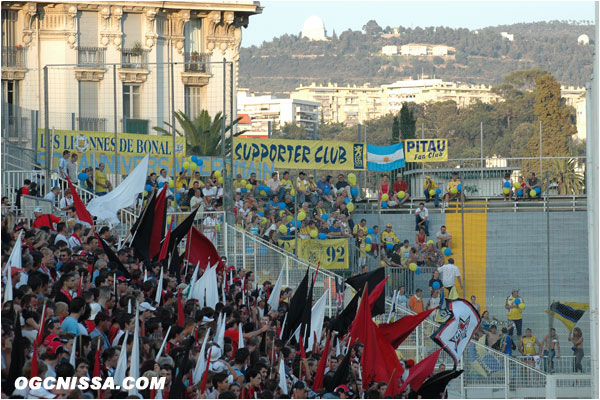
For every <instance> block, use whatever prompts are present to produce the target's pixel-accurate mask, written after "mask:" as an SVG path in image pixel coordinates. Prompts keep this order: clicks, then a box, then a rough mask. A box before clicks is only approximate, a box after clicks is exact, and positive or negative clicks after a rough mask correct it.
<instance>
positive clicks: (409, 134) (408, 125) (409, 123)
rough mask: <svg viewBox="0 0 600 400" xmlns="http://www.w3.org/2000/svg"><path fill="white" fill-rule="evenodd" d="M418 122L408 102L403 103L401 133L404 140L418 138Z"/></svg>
mask: <svg viewBox="0 0 600 400" xmlns="http://www.w3.org/2000/svg"><path fill="white" fill-rule="evenodd" d="M416 122H417V121H416V119H415V118H414V116H413V113H412V110H411V109H410V108H409V106H408V103H403V104H402V108H401V109H400V133H401V137H402V140H406V139H414V138H416V130H417V127H416Z"/></svg>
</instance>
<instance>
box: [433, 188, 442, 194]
mask: <svg viewBox="0 0 600 400" xmlns="http://www.w3.org/2000/svg"><path fill="white" fill-rule="evenodd" d="M435 194H437V195H438V196H439V195H440V194H442V189H440V188H437V189H435Z"/></svg>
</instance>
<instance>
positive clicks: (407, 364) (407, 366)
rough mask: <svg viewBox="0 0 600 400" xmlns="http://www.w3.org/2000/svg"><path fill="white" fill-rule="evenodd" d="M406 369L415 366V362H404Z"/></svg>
mask: <svg viewBox="0 0 600 400" xmlns="http://www.w3.org/2000/svg"><path fill="white" fill-rule="evenodd" d="M405 363H406V368H412V367H414V366H415V360H412V359H411V360H406V362H405Z"/></svg>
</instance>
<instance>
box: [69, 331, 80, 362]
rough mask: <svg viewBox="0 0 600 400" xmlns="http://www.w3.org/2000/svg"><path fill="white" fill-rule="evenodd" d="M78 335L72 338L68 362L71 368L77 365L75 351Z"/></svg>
mask: <svg viewBox="0 0 600 400" xmlns="http://www.w3.org/2000/svg"><path fill="white" fill-rule="evenodd" d="M78 337H79V335H78V336H75V339H73V345H72V346H71V355H70V356H69V363H70V364H71V365H72V366H73V368H75V369H77V365H76V364H75V352H76V351H77V338H78Z"/></svg>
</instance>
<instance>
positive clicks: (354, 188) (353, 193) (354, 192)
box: [350, 187, 358, 197]
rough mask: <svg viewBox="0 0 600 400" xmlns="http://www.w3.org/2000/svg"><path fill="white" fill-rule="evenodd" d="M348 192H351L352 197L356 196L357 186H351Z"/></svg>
mask: <svg viewBox="0 0 600 400" xmlns="http://www.w3.org/2000/svg"><path fill="white" fill-rule="evenodd" d="M350 194H351V195H352V196H353V197H356V196H358V188H357V187H353V188H352V189H350Z"/></svg>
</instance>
